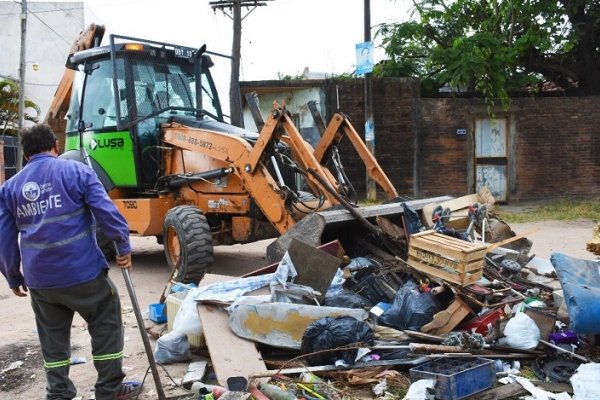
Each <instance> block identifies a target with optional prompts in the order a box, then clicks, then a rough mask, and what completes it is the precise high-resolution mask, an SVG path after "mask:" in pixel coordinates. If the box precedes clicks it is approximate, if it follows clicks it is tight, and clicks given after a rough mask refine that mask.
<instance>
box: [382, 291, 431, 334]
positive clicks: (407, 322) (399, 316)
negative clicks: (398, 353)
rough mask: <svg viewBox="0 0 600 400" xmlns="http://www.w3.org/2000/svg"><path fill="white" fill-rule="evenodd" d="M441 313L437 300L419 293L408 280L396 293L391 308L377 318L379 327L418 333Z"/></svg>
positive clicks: (427, 294)
mask: <svg viewBox="0 0 600 400" xmlns="http://www.w3.org/2000/svg"><path fill="white" fill-rule="evenodd" d="M439 311H441V306H440V304H439V302H438V300H437V299H436V298H435V296H433V295H432V294H431V293H429V292H420V291H419V289H418V285H417V283H416V282H415V281H413V280H408V281H406V283H405V284H404V285H402V287H401V288H400V290H398V292H397V293H396V298H395V299H394V302H393V303H392V306H391V307H390V308H388V309H387V310H386V311H385V312H384V313H383V314H381V316H380V317H379V320H378V322H379V323H380V324H381V325H385V326H389V327H391V328H394V329H398V330H405V329H407V330H411V331H419V330H421V327H422V326H423V325H425V324H428V323H429V322H431V321H432V320H433V316H434V315H435V314H436V313H438V312H439Z"/></svg>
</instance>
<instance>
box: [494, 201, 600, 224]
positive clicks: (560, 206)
mask: <svg viewBox="0 0 600 400" xmlns="http://www.w3.org/2000/svg"><path fill="white" fill-rule="evenodd" d="M497 212H498V215H499V216H500V218H502V219H503V220H505V221H506V222H508V223H524V222H536V221H544V220H547V221H576V220H579V219H589V220H592V221H600V201H598V200H581V201H578V200H559V201H556V202H553V203H549V204H545V205H540V206H537V207H531V208H527V209H525V210H524V211H522V212H510V211H507V210H503V209H502V207H498V210H497Z"/></svg>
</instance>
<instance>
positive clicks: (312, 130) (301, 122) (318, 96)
mask: <svg viewBox="0 0 600 400" xmlns="http://www.w3.org/2000/svg"><path fill="white" fill-rule="evenodd" d="M324 96H325V94H324V93H323V90H322V89H321V88H320V87H310V88H295V89H290V90H285V89H281V91H273V92H269V93H259V95H258V98H259V107H260V111H261V114H262V116H263V119H264V120H266V119H267V117H268V116H269V113H270V112H271V110H272V109H273V102H274V101H276V102H277V103H278V104H279V105H280V106H283V105H285V107H286V109H287V110H288V111H289V112H290V113H291V114H292V117H293V119H294V123H296V127H297V128H298V130H299V131H300V133H301V134H302V136H303V137H304V138H305V139H306V140H308V141H309V142H310V143H311V144H312V145H313V146H314V145H316V143H317V142H318V140H319V138H320V135H319V132H318V130H317V128H316V127H315V123H314V120H313V117H312V115H311V113H310V110H309V109H308V102H309V101H311V100H312V101H316V102H317V108H318V110H319V112H320V113H321V115H322V116H324V115H326V110H325V109H324V107H325V106H324V102H323V99H324ZM325 124H327V121H325ZM244 126H245V127H246V129H248V130H251V131H256V124H255V123H254V119H253V118H252V114H251V113H250V110H249V109H248V108H247V107H245V108H244Z"/></svg>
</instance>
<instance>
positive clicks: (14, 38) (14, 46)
mask: <svg viewBox="0 0 600 400" xmlns="http://www.w3.org/2000/svg"><path fill="white" fill-rule="evenodd" d="M27 8H28V11H29V12H28V15H27V44H26V46H27V47H26V60H27V68H26V72H25V98H27V99H29V100H31V101H33V102H34V103H36V104H37V105H38V106H40V108H41V114H40V121H42V120H43V119H44V117H45V116H46V112H47V111H48V107H49V106H50V103H51V102H52V98H53V97H54V92H55V91H56V87H57V86H58V83H59V82H60V79H61V77H62V75H63V71H64V70H65V61H66V59H67V56H68V53H69V49H70V48H71V43H73V40H74V39H75V38H76V37H77V36H79V33H80V32H81V31H82V30H83V29H84V5H83V2H68V3H62V2H61V3H54V2H27ZM20 14H21V4H20V3H15V2H13V1H0V79H5V78H7V77H8V78H12V79H14V80H17V81H18V79H19V62H20V47H21V20H20ZM34 63H36V64H38V65H39V69H38V70H37V71H34V70H33V64H34Z"/></svg>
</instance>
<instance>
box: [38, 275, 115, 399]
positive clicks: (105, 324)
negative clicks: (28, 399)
mask: <svg viewBox="0 0 600 400" xmlns="http://www.w3.org/2000/svg"><path fill="white" fill-rule="evenodd" d="M30 293H31V305H32V307H33V311H34V312H35V318H36V323H37V329H38V336H39V338H40V343H41V345H42V355H43V356H44V367H45V369H46V378H47V381H48V384H47V387H46V390H47V399H48V400H50V399H72V398H74V397H75V395H76V393H77V391H76V389H75V385H73V382H71V380H70V379H69V364H70V359H71V324H72V322H73V316H74V314H75V312H77V313H79V315H81V316H82V317H83V319H85V321H86V322H87V325H88V331H89V333H90V336H91V338H92V355H93V359H94V366H95V367H96V370H97V371H98V380H97V381H96V387H95V388H96V400H110V399H112V398H113V397H114V395H115V393H116V392H117V391H118V390H119V388H120V384H121V381H122V380H123V378H124V377H125V374H124V373H123V371H122V369H121V365H122V357H123V340H124V339H123V323H122V320H121V302H120V300H119V294H118V293H117V288H116V287H115V285H114V283H113V282H112V281H111V280H110V279H109V277H108V275H107V274H106V272H103V273H101V274H100V275H99V276H98V277H97V278H96V279H94V280H92V281H90V282H86V283H83V284H80V285H76V286H72V287H68V288H60V289H30Z"/></svg>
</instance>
